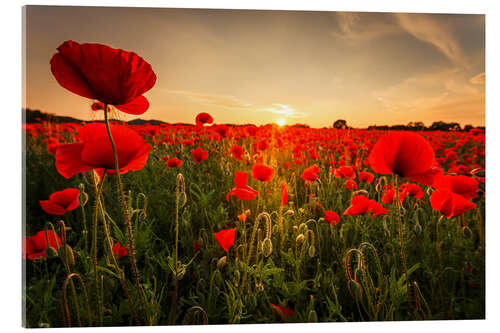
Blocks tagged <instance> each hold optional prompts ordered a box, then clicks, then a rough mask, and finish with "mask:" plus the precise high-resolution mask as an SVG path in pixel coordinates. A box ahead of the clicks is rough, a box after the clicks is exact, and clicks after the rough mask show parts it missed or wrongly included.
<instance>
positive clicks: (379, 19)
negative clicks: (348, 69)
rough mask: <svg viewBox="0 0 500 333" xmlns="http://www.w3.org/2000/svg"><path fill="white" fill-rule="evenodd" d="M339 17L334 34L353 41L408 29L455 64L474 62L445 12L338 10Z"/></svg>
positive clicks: (331, 32) (409, 32) (462, 65)
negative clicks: (445, 16)
mask: <svg viewBox="0 0 500 333" xmlns="http://www.w3.org/2000/svg"><path fill="white" fill-rule="evenodd" d="M335 17H336V22H337V26H338V29H337V30H334V31H330V35H332V36H334V37H336V38H341V39H344V40H346V41H348V42H350V43H359V42H362V41H366V40H371V39H374V38H379V37H386V36H389V35H397V34H404V33H407V34H410V35H412V36H413V37H415V38H417V39H418V40H420V41H422V42H425V43H429V44H431V45H433V46H434V47H436V48H437V49H438V51H439V52H441V53H442V54H443V55H444V56H446V57H447V58H448V59H449V60H450V61H451V62H453V63H454V64H455V65H459V66H461V67H467V66H468V65H469V63H470V59H469V58H468V57H467V56H466V54H465V52H464V51H463V48H462V46H461V45H460V42H459V39H458V38H457V36H456V33H455V30H454V28H455V27H454V26H453V25H452V24H451V23H450V22H449V21H447V20H445V18H444V17H443V16H442V15H433V14H407V13H393V14H387V13H350V12H338V13H336V16H335Z"/></svg>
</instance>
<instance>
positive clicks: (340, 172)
mask: <svg viewBox="0 0 500 333" xmlns="http://www.w3.org/2000/svg"><path fill="white" fill-rule="evenodd" d="M333 175H334V176H335V177H337V178H348V179H354V178H356V173H355V172H354V168H353V167H352V166H341V167H340V168H337V169H335V171H334V173H333Z"/></svg>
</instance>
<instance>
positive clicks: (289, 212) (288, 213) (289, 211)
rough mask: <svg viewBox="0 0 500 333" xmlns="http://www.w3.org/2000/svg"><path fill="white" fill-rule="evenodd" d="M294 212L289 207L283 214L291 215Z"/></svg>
mask: <svg viewBox="0 0 500 333" xmlns="http://www.w3.org/2000/svg"><path fill="white" fill-rule="evenodd" d="M294 214H295V212H294V211H293V210H291V209H289V210H287V211H286V212H285V215H286V216H293V215H294Z"/></svg>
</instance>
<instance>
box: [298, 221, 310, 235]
mask: <svg viewBox="0 0 500 333" xmlns="http://www.w3.org/2000/svg"><path fill="white" fill-rule="evenodd" d="M307 229H308V228H307V224H305V223H301V224H300V225H299V232H300V233H303V234H305V233H306V232H307Z"/></svg>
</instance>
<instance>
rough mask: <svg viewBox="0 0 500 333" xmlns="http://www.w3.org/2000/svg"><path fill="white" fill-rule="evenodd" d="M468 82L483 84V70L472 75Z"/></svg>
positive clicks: (484, 75)
mask: <svg viewBox="0 0 500 333" xmlns="http://www.w3.org/2000/svg"><path fill="white" fill-rule="evenodd" d="M469 82H470V83H472V84H477V85H479V84H481V85H484V83H485V82H486V74H485V73H484V72H482V73H479V74H477V75H475V76H473V77H471V78H470V80H469Z"/></svg>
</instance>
